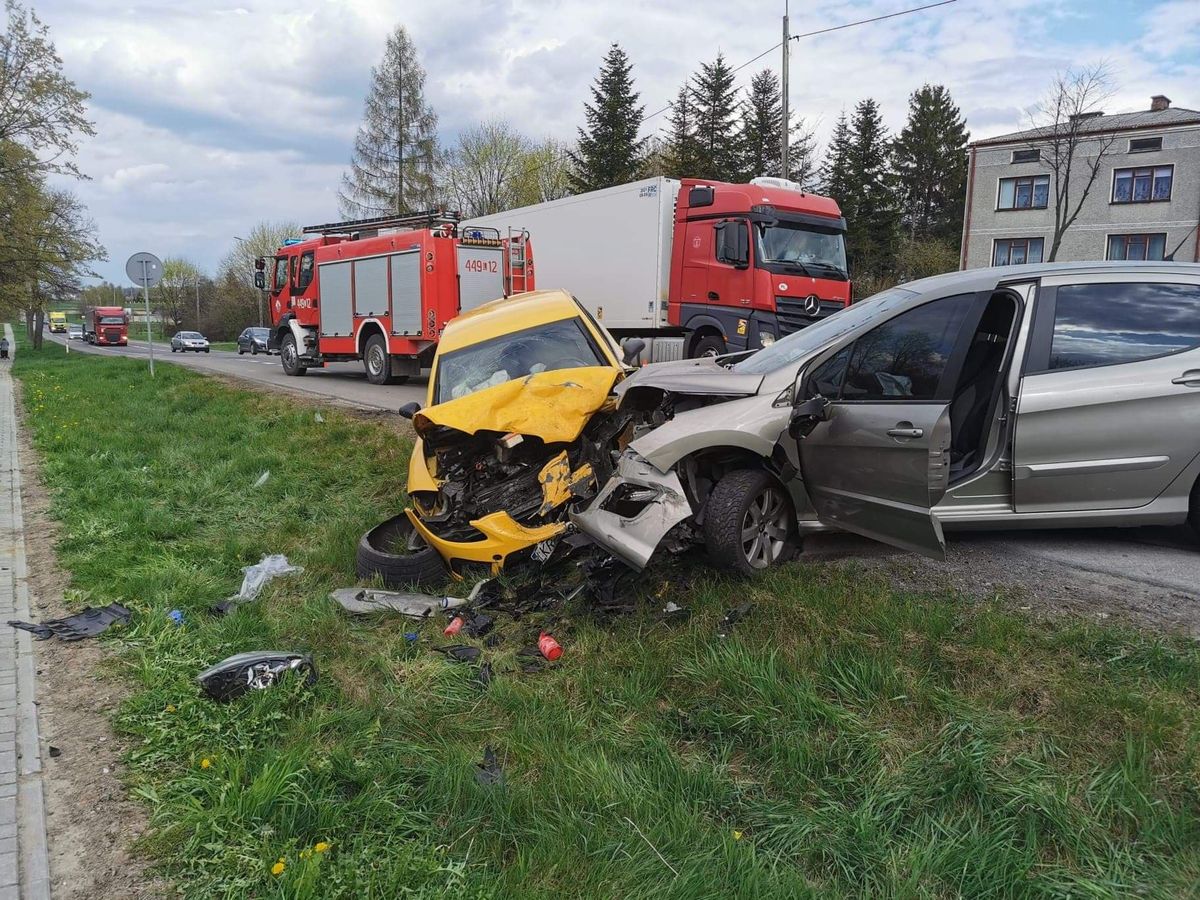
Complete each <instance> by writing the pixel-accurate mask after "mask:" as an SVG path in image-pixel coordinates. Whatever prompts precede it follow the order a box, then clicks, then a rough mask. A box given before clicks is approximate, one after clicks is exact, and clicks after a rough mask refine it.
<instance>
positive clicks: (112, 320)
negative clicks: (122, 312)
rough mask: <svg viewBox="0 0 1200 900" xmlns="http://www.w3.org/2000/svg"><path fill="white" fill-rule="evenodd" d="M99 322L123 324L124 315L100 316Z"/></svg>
mask: <svg viewBox="0 0 1200 900" xmlns="http://www.w3.org/2000/svg"><path fill="white" fill-rule="evenodd" d="M100 324H101V325H124V324H125V317H124V316H101V317H100Z"/></svg>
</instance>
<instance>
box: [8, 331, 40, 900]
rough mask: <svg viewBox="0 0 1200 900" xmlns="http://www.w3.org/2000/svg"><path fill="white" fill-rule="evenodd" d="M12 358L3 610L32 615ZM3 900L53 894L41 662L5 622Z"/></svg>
mask: <svg viewBox="0 0 1200 900" xmlns="http://www.w3.org/2000/svg"><path fill="white" fill-rule="evenodd" d="M4 333H5V336H6V337H7V338H8V342H9V346H10V350H9V357H10V361H9V362H5V363H3V364H0V614H2V615H3V619H4V620H7V619H8V618H16V619H23V620H25V621H28V620H29V616H30V611H29V587H28V583H27V577H28V570H27V568H26V563H25V526H24V518H23V513H22V507H21V467H20V460H19V458H18V442H17V414H16V403H15V398H14V386H13V379H12V373H11V369H10V365H11V358H12V357H13V356H15V355H16V352H15V342H14V341H13V333H12V326H10V325H7V324H6V325H5V326H4ZM0 627H2V628H4V632H3V633H0V900H8V898H10V897H11V898H18V897H20V898H25V900H42V898H49V896H50V863H49V854H48V851H47V847H46V804H45V798H44V794H43V789H42V759H41V752H40V745H39V737H38V719H37V704H36V696H37V694H36V688H37V683H36V675H37V664H36V660H35V658H34V655H33V641H32V639H31V636H30V634H29V633H28V632H26V631H16V630H14V629H11V628H9V627H8V626H6V625H4V626H0Z"/></svg>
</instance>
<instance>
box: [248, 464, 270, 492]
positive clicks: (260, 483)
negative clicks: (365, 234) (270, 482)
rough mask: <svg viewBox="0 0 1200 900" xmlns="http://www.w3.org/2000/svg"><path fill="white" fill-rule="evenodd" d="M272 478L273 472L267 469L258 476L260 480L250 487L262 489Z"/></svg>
mask: <svg viewBox="0 0 1200 900" xmlns="http://www.w3.org/2000/svg"><path fill="white" fill-rule="evenodd" d="M270 477H271V470H270V469H267V470H265V471H264V472H263V473H262V474H261V475H259V476H258V479H257V480H256V481H255V482H254V484H252V485H251V486H250V487H251V488H260V487H262V486H263V485H264V484H266V483H267V479H268V478H270Z"/></svg>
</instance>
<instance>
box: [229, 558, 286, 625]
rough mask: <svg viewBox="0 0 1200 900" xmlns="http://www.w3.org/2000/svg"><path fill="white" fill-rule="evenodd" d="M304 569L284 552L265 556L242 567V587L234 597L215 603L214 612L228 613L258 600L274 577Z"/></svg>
mask: <svg viewBox="0 0 1200 900" xmlns="http://www.w3.org/2000/svg"><path fill="white" fill-rule="evenodd" d="M303 571H304V566H294V565H292V564H291V563H290V562H288V558H287V557H286V556H284V555H283V554H282V553H276V554H273V555H271V556H264V557H263V558H262V559H261V560H259V561H258V562H257V563H255V564H254V565H252V566H246V568H244V569H242V572H243V573H244V574H243V576H242V587H241V589H240V590H239V591H238V592H237V593H236V594H234V595H233V596H232V597H229V598H228V599H226V600H222V601H221V602H220V603H217V604H214V605H213V607H212V613H213V615H217V616H223V615H226V614H227V613H229V612H230V611H232V610H233V609H234V608H235V607H236V606H238V605H240V604H242V603H249V602H250V601H251V600H257V599H258V595H259V594H261V593H262V589H263V588H264V587H265V586H266V584H267V582H268V581H270V580H271V579H272V578H276V577H278V576H280V575H293V574H299V573H301V572H303Z"/></svg>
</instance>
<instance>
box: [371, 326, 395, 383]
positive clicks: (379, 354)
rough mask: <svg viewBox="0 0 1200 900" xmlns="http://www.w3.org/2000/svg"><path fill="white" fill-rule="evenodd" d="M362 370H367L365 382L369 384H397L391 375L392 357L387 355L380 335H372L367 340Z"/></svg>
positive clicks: (386, 348)
mask: <svg viewBox="0 0 1200 900" xmlns="http://www.w3.org/2000/svg"><path fill="white" fill-rule="evenodd" d="M363 368H365V369H366V370H367V381H369V382H371V384H397V383H398V381H397V379H396V376H395V375H393V374H392V357H391V354H389V353H388V346H387V340H386V339H385V338H384V336H383V335H382V334H373V335H371V336H370V337H369V338H367V346H366V349H364V350H363Z"/></svg>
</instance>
